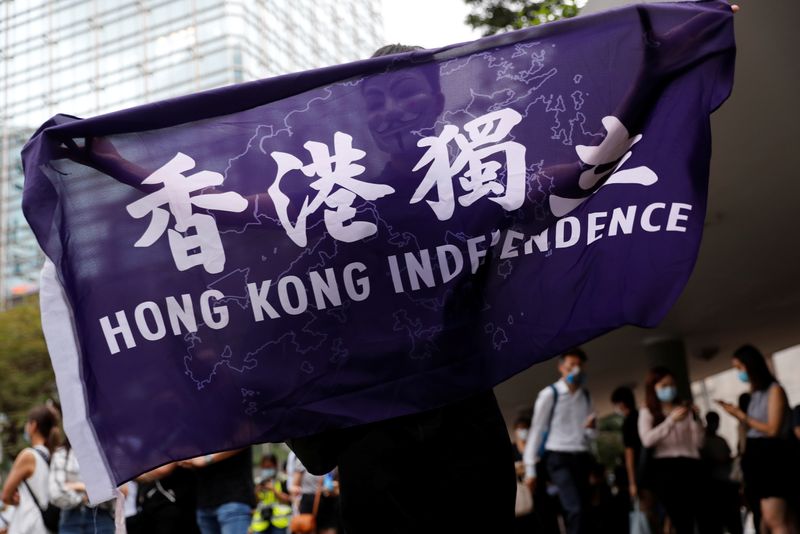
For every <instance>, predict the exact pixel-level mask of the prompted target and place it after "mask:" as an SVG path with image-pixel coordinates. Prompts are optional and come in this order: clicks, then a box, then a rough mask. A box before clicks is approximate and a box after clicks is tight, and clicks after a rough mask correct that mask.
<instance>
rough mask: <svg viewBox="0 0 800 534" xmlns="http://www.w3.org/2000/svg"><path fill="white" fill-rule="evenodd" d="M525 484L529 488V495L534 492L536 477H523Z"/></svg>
mask: <svg viewBox="0 0 800 534" xmlns="http://www.w3.org/2000/svg"><path fill="white" fill-rule="evenodd" d="M525 485H526V486H528V489H529V490H531V495H533V494H534V493H535V492H536V477H527V478H525Z"/></svg>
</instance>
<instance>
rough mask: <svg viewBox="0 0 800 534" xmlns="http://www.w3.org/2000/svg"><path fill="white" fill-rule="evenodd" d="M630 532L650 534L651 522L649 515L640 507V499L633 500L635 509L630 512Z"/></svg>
mask: <svg viewBox="0 0 800 534" xmlns="http://www.w3.org/2000/svg"><path fill="white" fill-rule="evenodd" d="M628 517H629V520H630V534H650V523H649V522H648V521H647V515H646V514H645V513H644V512H642V510H641V508H640V507H639V499H634V500H633V511H632V512H630V514H628Z"/></svg>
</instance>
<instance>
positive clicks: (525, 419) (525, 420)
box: [514, 415, 531, 428]
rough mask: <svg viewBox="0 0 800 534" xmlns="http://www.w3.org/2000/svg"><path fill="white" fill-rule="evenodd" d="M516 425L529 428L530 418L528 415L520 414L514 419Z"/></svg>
mask: <svg viewBox="0 0 800 534" xmlns="http://www.w3.org/2000/svg"><path fill="white" fill-rule="evenodd" d="M518 425H522V426H524V427H525V428H530V426H531V419H530V417H525V416H522V415H520V416H519V417H517V419H516V420H515V421H514V426H518Z"/></svg>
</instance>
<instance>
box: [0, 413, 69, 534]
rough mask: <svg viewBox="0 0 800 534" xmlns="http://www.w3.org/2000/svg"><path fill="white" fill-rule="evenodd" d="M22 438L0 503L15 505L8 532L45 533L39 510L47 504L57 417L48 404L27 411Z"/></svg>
mask: <svg viewBox="0 0 800 534" xmlns="http://www.w3.org/2000/svg"><path fill="white" fill-rule="evenodd" d="M24 430H25V441H26V442H27V443H28V444H29V447H26V448H25V449H23V450H22V452H20V453H19V454H18V455H17V458H16V459H15V460H14V465H13V466H12V467H11V471H10V472H9V473H8V476H7V477H6V482H5V485H4V486H3V494H2V498H3V502H4V503H5V504H8V505H12V506H16V510H15V512H14V517H13V518H12V520H11V526H10V527H9V529H8V533H9V534H47V533H48V532H49V531H48V529H47V528H46V527H45V524H44V518H43V515H42V511H43V510H46V509H47V506H48V504H49V502H50V501H49V492H48V490H47V483H48V477H49V474H50V455H51V453H52V451H53V450H54V449H55V447H56V445H57V443H56V442H57V440H58V437H59V431H58V416H57V415H56V412H55V410H54V409H53V408H51V407H50V406H37V407H36V408H33V409H32V410H31V411H30V412H29V413H28V419H27V421H26V422H25V427H24Z"/></svg>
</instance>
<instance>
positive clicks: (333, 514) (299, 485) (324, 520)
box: [292, 461, 380, 534]
mask: <svg viewBox="0 0 800 534" xmlns="http://www.w3.org/2000/svg"><path fill="white" fill-rule="evenodd" d="M293 477H294V480H293V481H292V488H293V489H294V491H295V495H296V496H299V497H300V505H299V507H298V508H299V510H300V513H301V514H314V516H315V523H316V526H317V529H316V531H315V532H316V534H337V532H338V530H339V529H338V527H339V482H338V481H337V480H336V473H335V471H331V472H330V473H326V474H324V475H314V474H312V473H310V472H309V471H308V470H307V469H306V467H305V465H303V463H302V461H297V462H295V466H294V474H293ZM364 513H365V514H368V513H369V511H368V510H364ZM377 530H378V531H380V529H377Z"/></svg>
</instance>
